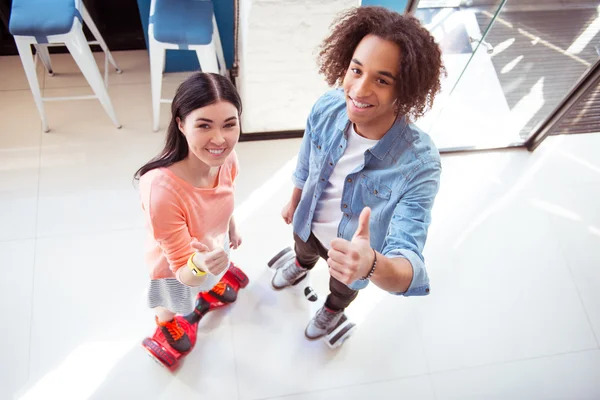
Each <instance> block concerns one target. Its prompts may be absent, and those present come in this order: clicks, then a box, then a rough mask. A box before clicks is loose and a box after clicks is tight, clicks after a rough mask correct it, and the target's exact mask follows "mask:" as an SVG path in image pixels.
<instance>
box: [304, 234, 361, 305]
mask: <svg viewBox="0 0 600 400" xmlns="http://www.w3.org/2000/svg"><path fill="white" fill-rule="evenodd" d="M294 242H295V246H294V247H295V251H296V258H297V259H298V263H299V264H300V265H301V266H302V267H304V268H306V269H308V270H310V269H312V268H313V267H314V266H315V264H316V263H317V261H319V257H321V258H323V259H324V260H325V261H327V259H328V258H329V256H328V255H327V249H326V248H325V247H323V245H322V244H321V242H319V239H317V238H316V237H315V235H313V234H312V232H311V234H310V236H309V238H308V240H307V241H306V242H304V241H303V240H302V239H300V237H299V236H298V235H296V234H295V233H294ZM329 291H330V292H331V293H330V294H329V296H327V300H326V301H325V306H327V307H328V308H330V309H332V310H335V311H339V310H344V309H345V308H346V307H348V306H349V305H350V303H352V301H354V299H355V298H356V296H357V295H358V291H357V290H352V289H350V288H349V287H348V286H346V285H345V284H344V283H342V282H340V281H338V280H337V279H335V278H334V277H333V276H330V277H329Z"/></svg>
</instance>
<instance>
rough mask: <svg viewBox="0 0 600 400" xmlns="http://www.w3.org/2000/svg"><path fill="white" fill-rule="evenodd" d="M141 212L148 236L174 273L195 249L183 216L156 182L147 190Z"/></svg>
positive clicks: (171, 195)
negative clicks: (151, 238)
mask: <svg viewBox="0 0 600 400" xmlns="http://www.w3.org/2000/svg"><path fill="white" fill-rule="evenodd" d="M142 201H143V204H142V205H143V209H144V214H145V217H146V221H147V222H148V226H149V229H150V232H151V234H152V237H153V238H154V240H156V242H157V243H158V245H159V246H160V248H161V249H162V251H163V253H164V255H165V257H166V259H167V261H168V262H169V268H170V269H171V271H173V272H174V273H175V272H177V270H179V269H180V268H181V267H183V266H185V265H186V263H187V260H188V258H189V257H190V255H192V254H193V253H194V252H195V250H194V248H193V247H192V246H191V243H192V237H191V236H190V233H189V229H188V226H187V223H186V214H185V212H184V210H183V208H182V206H181V204H180V202H179V201H178V198H177V195H176V194H175V193H174V191H173V190H171V189H169V188H167V187H165V186H163V185H161V184H157V183H152V184H150V185H149V186H148V188H147V193H146V196H144V198H143V200H142Z"/></svg>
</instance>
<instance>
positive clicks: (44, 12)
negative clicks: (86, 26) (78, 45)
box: [9, 0, 81, 42]
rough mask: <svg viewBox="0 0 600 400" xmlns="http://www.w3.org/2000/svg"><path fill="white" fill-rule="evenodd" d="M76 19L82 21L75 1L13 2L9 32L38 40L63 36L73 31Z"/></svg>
mask: <svg viewBox="0 0 600 400" xmlns="http://www.w3.org/2000/svg"><path fill="white" fill-rule="evenodd" d="M74 17H78V18H79V20H81V15H80V14H79V11H78V10H77V8H76V7H75V0H13V2H12V9H11V15H10V22H9V31H10V33H11V34H12V35H13V36H35V37H37V38H44V37H46V36H50V35H61V34H64V33H68V32H69V31H71V28H73V18H74ZM42 42H43V41H42Z"/></svg>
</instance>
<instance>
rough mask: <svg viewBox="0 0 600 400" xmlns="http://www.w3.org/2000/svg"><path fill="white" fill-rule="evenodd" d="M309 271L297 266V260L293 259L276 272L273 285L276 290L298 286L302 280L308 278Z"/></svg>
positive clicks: (272, 281)
mask: <svg viewBox="0 0 600 400" xmlns="http://www.w3.org/2000/svg"><path fill="white" fill-rule="evenodd" d="M306 274H308V270H307V269H305V268H302V267H299V266H298V264H296V258H292V259H291V260H290V261H289V262H288V263H287V264H285V265H283V266H281V267H280V268H278V269H277V270H275V275H273V279H272V280H271V285H272V286H273V288H274V289H276V290H281V289H283V288H286V287H288V286H292V285H296V284H297V283H298V282H300V281H301V280H302V279H304V278H306Z"/></svg>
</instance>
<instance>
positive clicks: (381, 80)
mask: <svg viewBox="0 0 600 400" xmlns="http://www.w3.org/2000/svg"><path fill="white" fill-rule="evenodd" d="M377 82H379V83H381V84H382V85H389V83H387V81H384V80H383V79H377Z"/></svg>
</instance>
